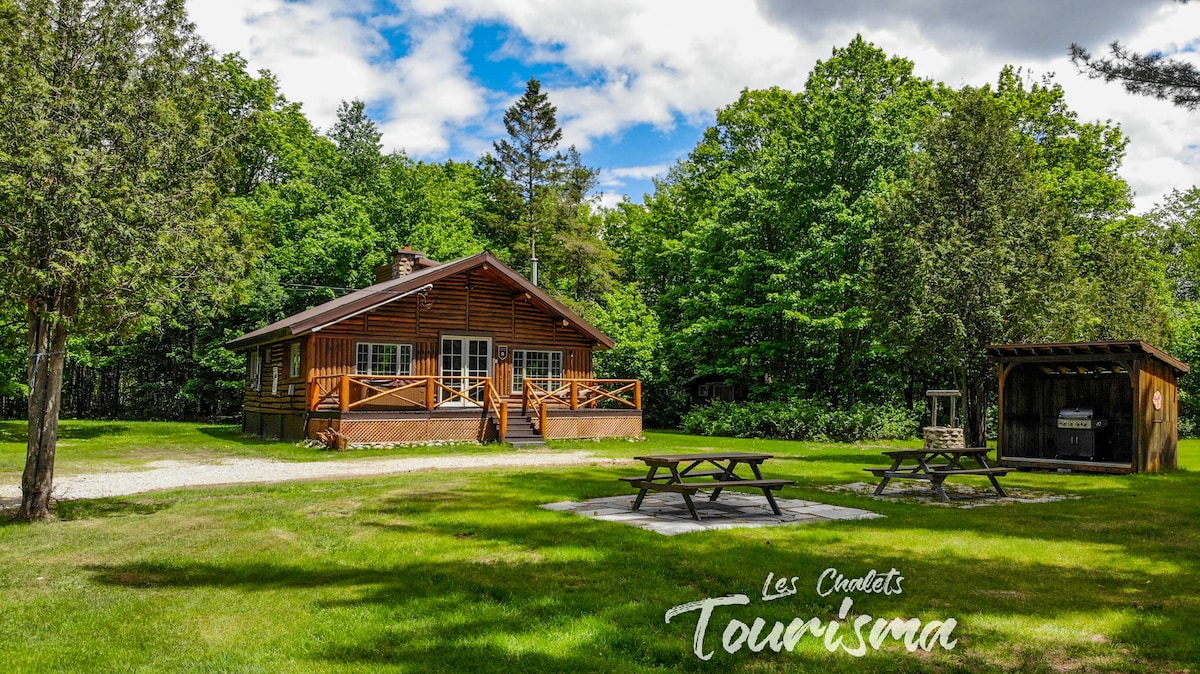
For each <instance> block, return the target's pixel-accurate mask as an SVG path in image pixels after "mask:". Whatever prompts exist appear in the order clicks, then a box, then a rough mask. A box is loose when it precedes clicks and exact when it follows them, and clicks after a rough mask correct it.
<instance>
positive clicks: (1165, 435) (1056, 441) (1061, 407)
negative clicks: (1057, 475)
mask: <svg viewBox="0 0 1200 674" xmlns="http://www.w3.org/2000/svg"><path fill="white" fill-rule="evenodd" d="M987 352H988V355H989V356H991V358H992V359H993V360H994V361H995V362H996V364H997V367H998V374H999V378H1000V424H999V425H1000V428H999V431H1000V433H999V440H998V442H997V457H998V459H999V461H1000V463H1001V464H1002V465H1005V466H1010V467H1016V468H1022V467H1041V468H1069V469H1072V470H1081V471H1097V472H1111V473H1134V472H1149V471H1158V470H1169V469H1173V468H1175V467H1176V445H1177V443H1178V439H1179V395H1178V389H1177V387H1176V379H1177V378H1178V377H1179V376H1181V375H1183V374H1186V373H1187V372H1188V370H1189V367H1188V366H1187V365H1186V364H1184V363H1183V362H1182V361H1180V360H1178V359H1176V358H1174V357H1172V356H1171V355H1169V354H1167V353H1166V352H1164V351H1162V350H1160V349H1157V348H1155V347H1153V346H1151V345H1149V344H1147V343H1145V342H1141V341H1107V342H1073V343H1067V344H997V345H992V346H989V347H987Z"/></svg>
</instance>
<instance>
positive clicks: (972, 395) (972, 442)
mask: <svg viewBox="0 0 1200 674" xmlns="http://www.w3.org/2000/svg"><path fill="white" fill-rule="evenodd" d="M988 384H989V381H988V376H987V375H986V374H984V375H980V374H976V373H968V374H967V376H966V387H965V388H966V391H964V393H966V399H965V400H964V401H963V407H964V409H963V413H964V416H966V419H965V421H966V423H965V424H964V426H965V428H966V436H967V438H966V439H967V446H968V447H986V446H987V392H988Z"/></svg>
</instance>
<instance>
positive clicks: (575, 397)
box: [571, 379, 579, 410]
mask: <svg viewBox="0 0 1200 674" xmlns="http://www.w3.org/2000/svg"><path fill="white" fill-rule="evenodd" d="M571 409H573V410H577V409H579V382H578V381H576V380H574V379H572V380H571Z"/></svg>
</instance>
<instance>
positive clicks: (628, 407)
mask: <svg viewBox="0 0 1200 674" xmlns="http://www.w3.org/2000/svg"><path fill="white" fill-rule="evenodd" d="M376 278H377V280H378V281H379V282H378V283H376V284H375V285H372V286H369V287H367V288H363V289H361V290H356V291H354V292H351V293H349V294H347V295H345V296H343V297H339V298H337V299H335V300H331V301H329V302H326V303H325V304H322V305H320V306H316V307H313V308H311V309H309V310H307V311H303V312H301V313H298V314H296V315H294V316H289V317H287V318H285V319H283V320H281V321H278V322H275V323H272V324H271V325H268V326H266V327H263V328H260V329H258V330H255V331H253V332H250V333H248V334H245V335H242V336H241V337H238V338H237V339H235V340H233V341H231V342H229V343H228V344H227V345H226V347H227V348H229V349H232V350H234V351H239V352H242V353H244V354H245V357H246V367H247V378H246V397H245V405H244V417H243V426H242V427H243V431H244V432H245V433H246V434H248V435H256V436H261V437H266V438H281V439H285V440H300V439H302V438H306V437H307V438H315V437H317V435H318V434H323V436H324V437H337V438H338V439H339V440H340V441H342V442H346V443H349V444H354V443H401V442H428V441H433V440H475V441H481V442H483V441H492V440H500V439H503V440H505V441H508V442H512V443H513V444H518V445H519V444H532V443H538V442H541V441H542V440H543V439H545V438H576V437H623V436H638V435H641V433H642V402H641V382H639V381H636V380H614V379H604V380H601V379H596V378H595V373H594V371H593V369H592V354H593V353H594V352H595V351H598V350H602V349H608V348H611V347H612V346H613V342H612V340H611V339H609V337H608V336H606V335H605V334H604V333H602V332H600V331H599V330H597V329H596V328H595V327H593V326H592V325H590V324H588V323H587V321H584V320H583V319H582V318H580V317H579V316H577V315H575V313H574V312H572V311H571V310H570V309H568V308H567V307H565V306H563V305H562V304H561V303H560V302H558V301H557V300H555V299H554V298H552V297H550V296H549V295H548V294H546V293H545V292H544V291H543V290H541V289H540V288H538V287H536V286H535V285H533V284H532V283H530V282H529V281H528V280H526V279H525V278H524V277H522V276H521V275H520V274H518V273H517V272H516V271H514V270H513V269H512V268H510V267H508V266H507V265H505V264H504V263H503V262H501V261H500V260H498V259H496V257H495V256H493V255H492V254H491V253H480V254H478V255H472V256H470V257H465V258H462V259H460V260H456V261H454V262H448V263H444V264H443V263H438V262H434V261H432V260H429V259H428V258H426V257H425V256H424V255H423V254H422V253H419V252H416V251H412V250H411V249H407V248H406V249H404V250H402V251H399V252H397V253H395V254H393V257H392V262H391V263H390V264H387V265H383V266H382V267H380V268H379V269H376ZM330 432H332V433H333V435H332V436H331V435H330Z"/></svg>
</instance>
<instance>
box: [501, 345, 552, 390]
mask: <svg viewBox="0 0 1200 674" xmlns="http://www.w3.org/2000/svg"><path fill="white" fill-rule="evenodd" d="M512 370H513V378H512V392H513V393H521V392H522V391H523V390H524V386H525V378H526V377H549V378H551V379H553V380H556V381H550V382H539V385H540V386H541V387H542V388H546V389H549V388H558V387H559V386H561V385H562V382H561V381H559V380H561V379H562V351H526V350H522V349H514V350H513V352H512Z"/></svg>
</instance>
